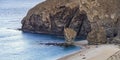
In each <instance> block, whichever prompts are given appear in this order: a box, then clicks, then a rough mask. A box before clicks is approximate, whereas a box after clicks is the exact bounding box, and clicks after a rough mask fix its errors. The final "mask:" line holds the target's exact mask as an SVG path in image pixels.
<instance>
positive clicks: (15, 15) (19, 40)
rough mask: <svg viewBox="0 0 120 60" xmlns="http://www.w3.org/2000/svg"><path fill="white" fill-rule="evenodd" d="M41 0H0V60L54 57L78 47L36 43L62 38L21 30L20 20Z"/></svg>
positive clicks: (56, 57) (43, 59)
mask: <svg viewBox="0 0 120 60" xmlns="http://www.w3.org/2000/svg"><path fill="white" fill-rule="evenodd" d="M42 1H44V0H0V60H56V59H58V58H60V57H62V56H65V55H67V54H69V53H71V52H74V51H77V50H79V49H80V47H77V46H71V47H67V48H65V47H60V46H53V45H40V43H48V42H51V43H53V42H64V39H62V38H57V37H55V36H53V35H45V34H32V33H23V32H21V31H19V30H15V29H17V28H20V27H21V20H22V18H23V17H24V16H25V15H26V14H27V11H28V10H29V9H30V8H31V7H33V6H35V5H36V4H38V3H40V2H42Z"/></svg>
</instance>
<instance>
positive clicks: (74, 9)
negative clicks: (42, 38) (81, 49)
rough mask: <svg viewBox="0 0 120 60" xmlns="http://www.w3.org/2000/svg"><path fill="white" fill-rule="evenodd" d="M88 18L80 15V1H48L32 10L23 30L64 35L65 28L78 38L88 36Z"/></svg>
mask: <svg viewBox="0 0 120 60" xmlns="http://www.w3.org/2000/svg"><path fill="white" fill-rule="evenodd" d="M86 17H87V16H86V15H85V14H80V10H79V2H78V0H46V1H45V2H43V3H40V4H38V5H37V6H35V7H33V8H32V9H30V11H29V12H28V14H27V16H26V17H25V18H24V19H23V20H22V30H23V31H28V32H35V33H47V34H56V35H63V34H64V33H63V32H64V27H70V28H73V29H75V30H76V31H77V33H78V34H77V36H78V37H81V36H87V34H88V32H89V31H90V24H89V21H88V20H87V18H86Z"/></svg>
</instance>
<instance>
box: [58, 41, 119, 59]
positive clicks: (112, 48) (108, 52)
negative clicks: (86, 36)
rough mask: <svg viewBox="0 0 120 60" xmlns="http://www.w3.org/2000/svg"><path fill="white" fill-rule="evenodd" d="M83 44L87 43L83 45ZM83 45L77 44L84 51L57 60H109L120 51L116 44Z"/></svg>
mask: <svg viewBox="0 0 120 60" xmlns="http://www.w3.org/2000/svg"><path fill="white" fill-rule="evenodd" d="M83 42H85V41H82V42H81V43H83ZM81 43H80V42H79V44H78V43H77V46H78V45H79V46H80V47H81V48H82V49H80V50H79V51H76V52H72V53H71V54H69V55H66V56H63V57H61V58H59V59H57V60H107V59H108V58H109V57H111V56H112V55H114V54H115V53H116V52H118V51H120V49H119V46H118V45H114V44H103V45H87V44H86V43H83V44H81ZM80 44H81V45H80ZM75 45H76V44H75ZM119 59H120V58H119Z"/></svg>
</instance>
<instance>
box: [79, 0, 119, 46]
mask: <svg viewBox="0 0 120 60" xmlns="http://www.w3.org/2000/svg"><path fill="white" fill-rule="evenodd" d="M79 2H80V10H81V11H85V12H86V13H87V17H88V19H89V21H90V24H91V28H92V31H91V32H90V33H89V34H88V38H87V39H88V41H89V43H90V44H98V43H106V42H107V38H109V39H108V40H110V41H111V40H113V39H114V37H120V35H119V33H120V29H119V28H120V26H119V25H120V23H119V21H120V19H119V18H120V5H119V4H120V0H79Z"/></svg>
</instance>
